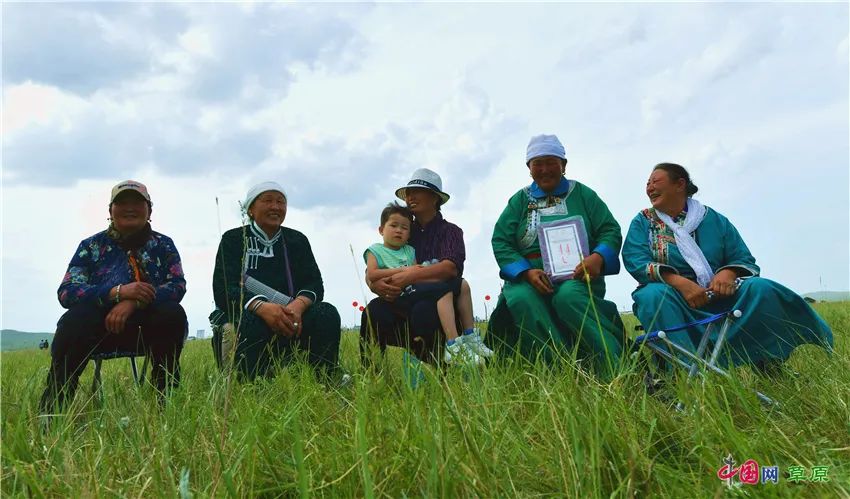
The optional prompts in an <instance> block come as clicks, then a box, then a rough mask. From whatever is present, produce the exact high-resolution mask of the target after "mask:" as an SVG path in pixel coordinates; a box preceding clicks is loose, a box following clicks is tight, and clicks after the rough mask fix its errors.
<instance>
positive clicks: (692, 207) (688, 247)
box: [655, 198, 714, 288]
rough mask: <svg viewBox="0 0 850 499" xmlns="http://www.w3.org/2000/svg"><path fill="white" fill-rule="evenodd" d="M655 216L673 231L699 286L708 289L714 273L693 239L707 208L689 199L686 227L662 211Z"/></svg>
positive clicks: (680, 250) (677, 244) (656, 212)
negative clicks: (692, 234)
mask: <svg viewBox="0 0 850 499" xmlns="http://www.w3.org/2000/svg"><path fill="white" fill-rule="evenodd" d="M655 214H656V215H658V218H660V219H661V221H662V222H664V223H665V224H667V227H670V230H672V231H673V235H674V236H675V238H676V246H678V247H679V253H681V254H682V257H683V258H684V259H685V261H686V262H688V265H690V266H691V268H692V269H694V272H695V273H696V275H697V284H699V285H700V286H702V287H704V288H707V287H708V285H709V284H710V283H711V277H712V276H713V275H714V273H713V272H712V270H711V266H710V265H709V264H708V260H706V259H705V255H704V254H703V253H702V250H701V249H699V246H697V242H696V241H694V238H693V237H691V232H693V231H695V230H697V227H699V224H700V222H702V219H703V218H705V206H703V205H702V203H700V202H699V201H697V200H695V199H693V198H688V214H687V215H686V216H685V224H684V225H679V224H677V223H676V222H674V221H673V219H672V218H670V216H669V215H667V214H666V213H663V212H661V211H660V210H655Z"/></svg>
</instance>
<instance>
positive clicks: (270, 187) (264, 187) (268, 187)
mask: <svg viewBox="0 0 850 499" xmlns="http://www.w3.org/2000/svg"><path fill="white" fill-rule="evenodd" d="M266 191H275V192H279V193H281V194H283V198H284V199H287V198H286V192H285V191H284V190H283V187H281V185H280V184H278V183H277V182H272V181H271V180H267V181H265V182H260V183H259V184H257V185H255V186H254V187H251V188H250V189H248V194H245V202H244V203H242V211H243V212H245V213H248V208H249V207H250V206H251V203H253V202H254V200H255V199H257V197H258V196H259V195H260V194H262V193H264V192H266Z"/></svg>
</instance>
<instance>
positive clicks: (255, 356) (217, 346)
mask: <svg viewBox="0 0 850 499" xmlns="http://www.w3.org/2000/svg"><path fill="white" fill-rule="evenodd" d="M301 320H302V321H303V325H302V328H301V334H300V335H299V336H297V337H293V338H287V337H285V336H282V335H280V334H277V333H275V332H273V331H272V330H271V328H269V326H268V325H267V324H266V323H265V322H264V321H263V319H261V318H260V317H259V316H258V315H256V314H254V313H253V312H248V311H245V312H243V313H242V316H241V323H240V324H239V341H238V343H237V345H236V358H235V359H234V361H235V366H236V371H237V372H238V373H239V377H240V379H242V380H245V381H251V380H253V379H255V378H257V377H258V376H261V377H270V376H273V375H274V374H275V367H276V364H287V363H289V362H291V361H292V359H293V358H294V356H295V354H296V352H298V351H303V352H307V362H309V363H310V365H312V366H313V367H314V368H316V369H317V370H318V371H320V374H321V375H331V374H334V373H336V372H337V369H338V368H339V342H340V318H339V312H337V310H336V307H334V306H333V305H331V304H330V303H325V302H317V303H314V304H313V305H311V306H310V308H308V309H307V311H306V312H305V313H304V315H303V317H301ZM221 335H222V332H221V329H220V328H214V329H213V339H212V348H213V355H214V356H215V359H216V363H217V364H218V366H219V368H221V367H222V365H223V359H222V351H221V350H222V346H221V343H222V336H221Z"/></svg>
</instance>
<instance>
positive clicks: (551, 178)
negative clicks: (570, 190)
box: [528, 156, 567, 193]
mask: <svg viewBox="0 0 850 499" xmlns="http://www.w3.org/2000/svg"><path fill="white" fill-rule="evenodd" d="M566 168H567V165H565V164H564V160H563V159H561V158H559V157H557V156H539V157H537V158H533V159H532V160H531V161H530V162H529V163H528V169H529V171H531V178H533V179H534V181H535V182H536V183H537V186H538V187H540V189H541V190H542V191H543V192H547V193H548V192H552V191H554V190H555V188H556V187H558V184H560V183H561V177H562V176H563V175H564V172H566Z"/></svg>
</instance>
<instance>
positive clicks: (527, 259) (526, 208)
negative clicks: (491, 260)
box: [487, 177, 624, 373]
mask: <svg viewBox="0 0 850 499" xmlns="http://www.w3.org/2000/svg"><path fill="white" fill-rule="evenodd" d="M575 216H580V217H581V218H582V219H583V221H584V225H585V228H586V232H587V234H586V235H587V242H588V249H589V251H590V252H595V253H599V254H600V255H601V256H602V258H603V260H604V262H605V263H604V267H603V274H604V275H611V274H616V273H618V272H619V271H620V260H619V252H620V246H621V244H622V240H623V239H622V234H621V233H620V225H619V224H618V223H617V221H616V220H614V217H613V215H612V214H611V212H610V210H608V207H607V206H606V205H605V203H604V202H603V201H602V200H601V199H600V198H599V196H597V194H596V193H595V192H594V191H593V190H592V189H590V188H589V187H587V186H585V185H583V184H581V183H579V182H576V181H574V180H567V179H566V178H563V177H562V178H561V182H560V185H559V186H558V187H557V188H556V189H555V190H554V191H553V192H550V193H545V192H543V191H542V190H541V189H540V188H539V187H538V186H537V184H536V183H533V184H531V185H530V186H528V187H526V188H524V189H521V190H520V191H518V192H517V193H516V194H514V195H513V196H512V197H511V198H510V200H508V204H507V206H506V207H505V209H504V211H503V212H502V215H501V216H500V217H499V220H498V222H496V226H495V227H494V229H493V238H492V245H493V254H494V256H495V257H496V262H497V263H498V264H499V270H500V272H499V274H500V276H501V277H502V278H503V279H504V280H505V283H504V286H503V288H502V294H501V296H500V297H499V302H498V303H497V305H496V309H495V310H494V311H493V314H492V316H491V319H490V324H489V328H488V331H489V332H488V334H487V341H488V343H489V344H490V345H491V346H492V347H494V348H497V349H502V350H503V351H504V350H505V349H507V350H508V351H519V352H520V353H521V354H522V355H523V356H524V357H525V358H527V359H529V360H532V361H533V360H535V359H537V358H538V357H539V358H540V359H541V360H543V361H544V362H546V363H551V362H553V361H554V360H555V359H557V358H558V357H559V356H563V355H565V354H569V351H570V350H571V349H572V348H573V347H577V350H578V351H579V353H580V354H581V356H582V357H584V358H587V359H588V360H590V361H591V362H592V364H593V365H594V366H595V367H597V368H599V369H600V370H601V371H602V372H603V373H611V372H613V371H614V370H615V369H616V368H617V367H618V366H619V363H620V357H621V353H622V345H623V337H624V334H623V324H622V321H621V320H620V315H619V313H618V312H617V307H616V305H614V304H613V303H612V302H610V301H606V300H605V299H604V297H605V280H604V278H603V277H602V276H600V277H598V278H596V279H594V280H592V281H591V282H590V284H588V283H586V282H584V281H577V280H569V281H565V282H562V283H556V284H554V288H555V292H554V293H553V294H551V295H548V296H547V295H541V294H540V293H538V292H537V290H536V289H534V287H532V286H531V285H530V284H528V283H527V282H526V281H525V280H524V278H523V276H522V273H523V272H525V271H526V270H528V269H542V268H543V260H542V259H541V256H540V243H539V241H538V240H537V230H536V226H537V224H539V223H545V222H550V221H556V220H561V219H565V218H569V217H575Z"/></svg>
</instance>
